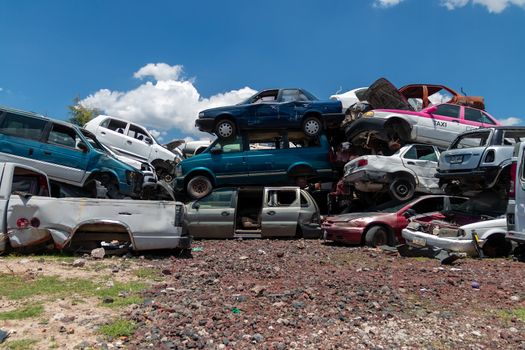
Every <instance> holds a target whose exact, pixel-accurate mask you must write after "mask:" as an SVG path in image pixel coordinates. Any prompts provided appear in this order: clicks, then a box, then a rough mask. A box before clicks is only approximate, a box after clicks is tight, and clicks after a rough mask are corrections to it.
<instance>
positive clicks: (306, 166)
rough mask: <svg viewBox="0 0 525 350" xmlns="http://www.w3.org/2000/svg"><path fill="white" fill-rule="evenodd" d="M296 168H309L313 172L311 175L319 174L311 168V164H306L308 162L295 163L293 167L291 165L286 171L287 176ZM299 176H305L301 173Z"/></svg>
mask: <svg viewBox="0 0 525 350" xmlns="http://www.w3.org/2000/svg"><path fill="white" fill-rule="evenodd" d="M294 168H298V169H305V168H308V169H309V170H311V172H310V173H309V174H316V173H317V171H316V170H315V169H314V167H313V166H311V165H310V164H309V163H306V162H296V163H293V164H292V165H290V166H289V167H288V169H287V170H286V173H287V174H291V173H292V170H294ZM298 175H303V174H302V173H301V172H299V173H298Z"/></svg>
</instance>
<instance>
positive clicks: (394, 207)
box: [375, 199, 413, 213]
mask: <svg viewBox="0 0 525 350" xmlns="http://www.w3.org/2000/svg"><path fill="white" fill-rule="evenodd" d="M411 201H413V199H412V200H409V201H405V202H397V201H389V202H386V203H383V204H381V205H378V206H377V207H376V208H375V211H378V212H381V213H395V212H396V211H398V210H399V209H401V208H403V207H404V206H405V205H407V204H408V203H410V202H411Z"/></svg>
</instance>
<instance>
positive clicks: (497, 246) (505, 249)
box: [482, 235, 512, 258]
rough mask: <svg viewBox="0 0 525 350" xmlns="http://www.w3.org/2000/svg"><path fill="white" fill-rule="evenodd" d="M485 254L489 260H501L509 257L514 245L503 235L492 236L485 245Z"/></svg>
mask: <svg viewBox="0 0 525 350" xmlns="http://www.w3.org/2000/svg"><path fill="white" fill-rule="evenodd" d="M482 250H483V254H484V255H485V256H487V257H489V258H501V257H505V256H508V255H509V254H510V252H511V250H512V244H511V243H510V242H509V241H507V240H506V239H505V236H503V235H495V236H491V237H489V238H488V239H487V241H486V242H485V244H483V248H482Z"/></svg>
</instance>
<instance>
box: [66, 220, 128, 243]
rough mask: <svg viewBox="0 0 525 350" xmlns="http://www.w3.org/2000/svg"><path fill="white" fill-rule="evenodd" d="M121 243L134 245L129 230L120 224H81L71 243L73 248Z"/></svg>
mask: <svg viewBox="0 0 525 350" xmlns="http://www.w3.org/2000/svg"><path fill="white" fill-rule="evenodd" d="M115 240H116V241H119V243H129V244H131V245H133V239H132V238H131V235H130V232H129V230H128V228H127V227H126V226H125V225H124V224H122V223H118V222H90V223H85V224H81V225H80V226H79V227H77V228H76V229H75V231H74V233H73V237H72V238H71V241H70V242H69V245H70V246H71V247H72V248H75V247H78V248H82V247H85V248H93V247H95V245H96V246H98V245H99V244H100V242H102V241H106V242H111V241H115Z"/></svg>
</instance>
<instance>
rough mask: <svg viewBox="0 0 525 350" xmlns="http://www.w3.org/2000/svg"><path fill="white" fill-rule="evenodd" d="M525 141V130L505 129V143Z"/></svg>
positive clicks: (503, 141)
mask: <svg viewBox="0 0 525 350" xmlns="http://www.w3.org/2000/svg"><path fill="white" fill-rule="evenodd" d="M523 141H525V130H505V131H503V137H502V143H501V144H503V145H514V144H516V143H518V142H523Z"/></svg>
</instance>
